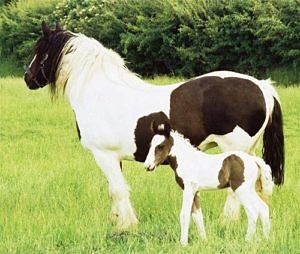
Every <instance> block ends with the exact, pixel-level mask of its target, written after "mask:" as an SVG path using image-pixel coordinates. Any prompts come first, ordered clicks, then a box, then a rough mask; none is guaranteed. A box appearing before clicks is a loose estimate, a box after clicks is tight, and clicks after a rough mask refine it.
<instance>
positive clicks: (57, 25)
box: [55, 22, 62, 32]
mask: <svg viewBox="0 0 300 254" xmlns="http://www.w3.org/2000/svg"><path fill="white" fill-rule="evenodd" d="M61 30H62V28H61V26H60V24H59V23H58V22H56V26H55V31H57V32H59V31H61Z"/></svg>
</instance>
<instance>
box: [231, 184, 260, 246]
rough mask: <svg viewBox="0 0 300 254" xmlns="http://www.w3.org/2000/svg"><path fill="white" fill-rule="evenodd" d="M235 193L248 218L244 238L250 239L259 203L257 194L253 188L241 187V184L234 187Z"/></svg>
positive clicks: (254, 229)
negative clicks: (236, 187)
mask: <svg viewBox="0 0 300 254" xmlns="http://www.w3.org/2000/svg"><path fill="white" fill-rule="evenodd" d="M236 194H237V197H238V199H239V201H240V202H241V204H242V205H243V207H244V209H245V211H246V214H247V218H248V228H247V233H246V237H245V240H246V241H251V240H252V239H253V236H254V234H255V231H256V221H257V218H258V216H259V204H258V203H257V194H256V193H255V191H254V190H253V191H252V190H249V189H248V188H243V187H242V186H241V187H239V188H238V189H236Z"/></svg>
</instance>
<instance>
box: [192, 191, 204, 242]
mask: <svg viewBox="0 0 300 254" xmlns="http://www.w3.org/2000/svg"><path fill="white" fill-rule="evenodd" d="M197 193H198V192H197ZM197 193H196V194H195V196H194V202H193V206H192V218H193V220H194V222H195V224H196V227H197V230H198V233H199V235H200V237H201V238H202V239H204V240H206V232H205V227H204V220H203V214H202V209H201V206H200V197H199V196H198V195H197Z"/></svg>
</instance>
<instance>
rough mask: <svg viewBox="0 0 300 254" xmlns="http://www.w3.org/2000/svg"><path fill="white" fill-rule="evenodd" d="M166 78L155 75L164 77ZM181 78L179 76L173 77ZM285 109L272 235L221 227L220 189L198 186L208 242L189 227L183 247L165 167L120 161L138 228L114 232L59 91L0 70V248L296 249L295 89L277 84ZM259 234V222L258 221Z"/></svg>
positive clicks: (298, 120) (103, 190)
mask: <svg viewBox="0 0 300 254" xmlns="http://www.w3.org/2000/svg"><path fill="white" fill-rule="evenodd" d="M171 81H172V80H170V79H167V78H164V79H163V80H161V79H160V80H158V79H157V80H156V81H155V82H159V83H167V82H171ZM176 81H178V80H176ZM278 91H279V94H280V97H281V100H282V106H283V114H284V122H285V138H286V178H285V184H284V185H283V187H282V188H280V189H278V188H276V189H275V191H274V195H273V197H272V201H271V204H270V208H271V219H272V225H273V227H272V234H271V238H270V240H269V241H264V240H263V238H260V237H258V239H256V240H255V241H254V242H253V243H246V242H245V241H244V235H245V232H246V223H247V221H246V217H245V214H244V213H243V214H242V217H241V220H240V221H239V222H237V223H233V224H230V225H222V224H221V223H220V220H219V215H220V214H221V211H222V209H223V205H224V201H225V194H226V192H225V191H219V192H207V193H202V195H201V197H202V200H203V213H204V219H205V223H206V230H207V234H208V241H207V242H203V241H201V240H200V239H198V236H197V234H196V229H195V226H194V225H192V226H191V227H190V244H189V246H188V247H185V248H183V247H181V246H180V244H179V242H178V240H179V211H180V207H181V191H180V189H179V188H178V187H177V185H176V184H175V181H174V176H173V173H172V172H171V170H170V169H169V168H168V167H160V168H159V169H158V170H156V171H155V172H153V173H148V172H146V171H145V170H144V169H143V167H142V165H141V164H139V163H137V162H125V164H124V165H125V166H124V174H125V176H126V179H127V181H128V183H129V184H130V186H131V190H132V191H131V199H132V203H133V205H134V207H135V209H136V212H137V214H138V217H139V221H140V223H139V226H138V227H137V228H136V229H134V230H132V231H130V232H128V233H118V232H117V231H115V228H114V226H113V225H111V222H110V220H109V212H110V200H109V196H108V190H107V183H106V180H105V178H104V176H103V174H102V172H101V171H100V170H99V168H98V167H97V166H96V163H95V162H94V160H93V158H92V156H91V155H90V154H89V153H88V152H87V151H85V150H84V149H83V148H82V147H81V145H80V143H79V142H78V139H77V133H76V127H75V121H74V117H73V112H72V110H71V109H70V107H69V105H68V103H67V101H66V99H65V98H64V97H61V98H59V100H58V101H56V102H55V103H52V102H51V100H50V96H49V93H48V89H43V90H40V91H30V90H28V89H27V88H26V87H25V84H24V82H23V81H22V79H20V78H9V77H7V78H0V113H1V115H0V116H1V118H0V163H1V168H0V253H22V254H23V253H300V242H299V239H300V174H299V172H300V134H299V133H300V88H299V87H298V88H296V87H289V88H280V87H279V88H278ZM258 230H259V235H260V236H261V225H260V224H259V225H258Z"/></svg>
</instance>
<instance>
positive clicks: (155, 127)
mask: <svg viewBox="0 0 300 254" xmlns="http://www.w3.org/2000/svg"><path fill="white" fill-rule="evenodd" d="M151 130H152V132H153V133H154V134H155V135H156V134H158V135H164V136H170V131H171V126H170V124H169V123H167V122H165V123H161V124H157V123H156V122H155V121H152V123H151Z"/></svg>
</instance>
